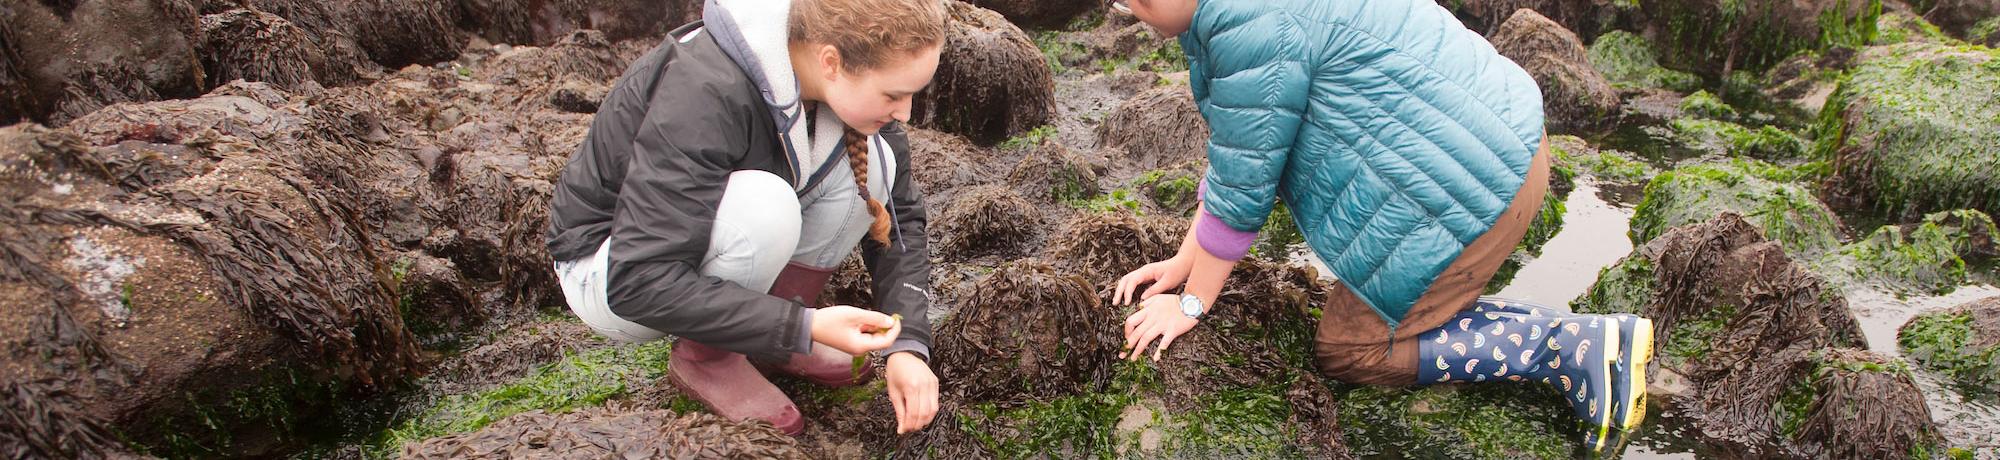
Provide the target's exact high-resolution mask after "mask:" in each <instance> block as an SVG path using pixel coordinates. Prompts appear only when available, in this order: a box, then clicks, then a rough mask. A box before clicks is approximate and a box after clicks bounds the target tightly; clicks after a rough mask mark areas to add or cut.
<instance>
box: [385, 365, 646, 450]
mask: <svg viewBox="0 0 2000 460" xmlns="http://www.w3.org/2000/svg"><path fill="white" fill-rule="evenodd" d="M671 350H672V345H671V343H670V342H668V341H664V340H660V341H653V342H647V343H643V344H633V345H624V346H617V347H610V348H604V349H598V350H592V351H589V352H585V353H581V354H573V355H570V356H568V357H565V358H563V360H561V361H557V362H554V363H550V364H545V365H543V366H542V367H540V368H537V369H536V370H535V371H534V372H532V373H530V374H528V375H527V376H525V377H522V378H520V379H518V380H515V381H513V382H510V383H507V384H503V385H500V386H498V387H495V388H492V389H489V390H485V391H481V392H477V393H472V394H462V395H448V396H445V397H443V398H442V399H440V400H438V401H437V403H436V404H435V405H432V406H431V407H429V408H428V409H424V410H423V411H422V412H421V413H419V414H417V415H416V416H414V417H411V418H409V419H405V420H402V421H400V422H398V423H397V424H396V426H395V427H393V428H390V429H389V430H388V431H386V432H384V433H382V434H381V435H379V436H378V437H377V439H375V440H373V441H371V442H370V449H369V451H370V452H371V454H372V455H371V456H375V457H385V456H389V455H390V454H392V453H394V452H396V451H397V450H399V449H401V448H402V445H403V444H404V443H407V442H412V441H421V440H425V439H430V438H435V437H439V436H446V435H451V434H458V433H469V432H473V431H477V430H479V429H480V428H483V427H485V426H486V425H488V424H491V423H493V422H494V421H497V420H500V419H502V418H505V417H507V416H509V415H514V414H518V413H521V412H527V411H531V410H543V411H549V412H564V411H569V410H574V409H577V408H582V407H595V406H601V405H604V403H605V402H606V401H609V400H612V399H615V398H619V397H623V396H626V395H628V394H630V392H631V388H629V387H628V386H627V384H628V383H630V382H632V381H635V380H640V379H644V380H651V379H658V378H661V377H662V376H665V375H666V373H667V354H668V352H669V351H671Z"/></svg>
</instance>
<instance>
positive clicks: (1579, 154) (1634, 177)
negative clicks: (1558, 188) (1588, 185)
mask: <svg viewBox="0 0 2000 460" xmlns="http://www.w3.org/2000/svg"><path fill="white" fill-rule="evenodd" d="M1549 151H1550V153H1552V154H1554V155H1555V157H1556V158H1557V162H1556V163H1555V164H1554V165H1552V166H1554V169H1552V171H1553V172H1555V173H1556V174H1557V175H1558V176H1562V175H1567V176H1569V177H1570V178H1571V180H1572V185H1573V181H1574V178H1576V177H1578V176H1589V177H1592V178H1596V179H1598V180H1604V181H1611V182H1621V183H1628V184H1638V183H1644V182H1645V181H1647V180H1649V179H1652V178H1653V176H1655V175H1658V174H1659V171H1658V170H1657V169H1655V168H1653V165H1650V164H1647V163H1646V162H1644V161H1640V160H1638V159H1637V158H1635V157H1633V155H1632V154H1631V153H1627V152H1623V151H1618V150H1605V149H1598V148H1595V147H1592V146H1591V145H1590V143H1589V142H1587V141H1584V140H1583V139H1582V138H1578V137H1576V136H1564V135H1555V136H1549Z"/></svg>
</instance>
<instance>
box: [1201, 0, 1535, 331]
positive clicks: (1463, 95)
mask: <svg viewBox="0 0 2000 460" xmlns="http://www.w3.org/2000/svg"><path fill="white" fill-rule="evenodd" d="M1180 43H1181V47H1182V49H1183V50H1184V51H1186V53H1187V56H1188V65H1189V82H1190V84H1191V86H1192V87H1193V90H1194V97H1195V100H1196V101H1197V102H1198V105H1199V106H1200V108H1201V114H1202V117H1203V118H1206V119H1207V120H1208V124H1209V128H1210V131H1211V132H1212V134H1211V135H1210V138H1209V143H1208V159H1209V170H1208V175H1207V179H1206V181H1207V188H1208V192H1207V194H1206V195H1204V196H1203V198H1202V200H1203V201H1202V202H1203V203H1204V205H1205V207H1206V209H1207V211H1208V213H1209V214H1212V215H1214V216H1215V217H1217V218H1218V219H1220V220H1222V222H1223V223H1225V224H1227V225H1228V226H1230V227H1232V228H1235V229H1237V230H1241V231H1255V230H1257V229H1259V228H1262V227H1263V225H1264V220H1265V218H1266V217H1267V216H1268V215H1269V214H1270V213H1271V208H1272V205H1273V204H1274V202H1275V200H1276V199H1278V198H1280V197H1282V198H1283V199H1284V200H1285V203H1286V204H1287V205H1288V206H1289V207H1290V208H1291V212H1292V217H1293V219H1294V221H1296V222H1297V224H1298V227H1299V231H1300V232H1301V233H1302V234H1304V235H1305V239H1306V244H1308V245H1310V246H1311V247H1312V249H1313V252H1314V253H1316V254H1317V255H1318V256H1319V257H1320V259H1321V260H1322V261H1324V262H1325V263H1326V265H1327V267H1329V268H1332V269H1333V273H1334V275H1335V276H1338V277H1339V278H1340V279H1341V281H1342V283H1343V284H1345V285H1347V287H1348V288H1349V289H1353V290H1354V292H1355V293H1356V294H1358V296H1359V297H1360V298H1361V299H1362V300H1364V301H1366V302H1368V303H1369V307H1370V308H1373V309H1374V310H1375V312H1376V313H1379V314H1381V315H1382V319H1383V320H1385V321H1387V322H1388V323H1389V325H1390V327H1391V331H1392V332H1391V334H1392V335H1393V330H1394V329H1393V328H1394V327H1395V326H1396V325H1397V324H1399V323H1400V322H1401V321H1402V318H1403V315H1404V314H1405V313H1407V312H1408V311H1409V310H1410V307H1411V306H1412V305H1414V304H1415V303H1416V301H1417V298H1418V297H1420V296H1422V295H1423V294H1424V291H1425V290H1427V289H1429V287H1430V285H1431V282H1432V281H1433V280H1434V279H1436V278H1437V276H1438V274H1439V273H1442V272H1443V271H1444V269H1445V267H1446V266H1447V265H1450V264H1451V262H1452V261H1453V260H1455V259H1457V258H1458V255H1459V253H1460V252H1463V251H1464V250H1465V246H1466V245H1468V244H1471V243H1472V241H1473V240H1475V239H1477V238H1479V237H1480V235H1484V234H1485V233H1486V231H1487V229H1489V228H1491V227H1492V225H1493V223H1494V222H1495V221H1496V220H1498V219H1499V217H1500V214H1501V213H1502V212H1503V211H1505V210H1506V209H1507V205H1508V204H1509V203H1510V202H1512V201H1513V198H1514V194H1515V192H1517V191H1519V189H1520V188H1521V184H1522V182H1523V181H1524V180H1525V177H1526V176H1527V173H1528V163H1529V161H1530V160H1532V159H1533V156H1534V153H1535V151H1536V150H1537V147H1539V145H1540V143H1541V138H1542V95H1541V90H1540V89H1539V88H1537V87H1536V86H1535V81H1534V79H1533V78H1531V77H1529V76H1528V73H1527V72H1526V71H1524V70H1522V69H1521V68H1520V66H1518V65H1515V64H1514V62H1513V61H1509V60H1508V59H1507V58H1506V57H1503V56H1501V55H1500V54H1499V52H1497V51H1494V49H1493V46H1492V45H1491V44H1489V43H1487V42H1486V40H1485V39H1484V38H1482V37H1480V36H1479V34H1477V33H1474V32H1472V31H1470V30H1467V29H1466V28H1465V26H1464V25H1463V24H1460V23H1459V22H1458V20H1457V19H1456V18H1454V17H1452V15H1451V13H1450V12H1448V11H1445V9H1444V8H1442V7H1439V6H1438V5H1437V4H1436V3H1433V2H1432V1H1431V0H1266V1H1253V0H1203V1H1202V2H1201V4H1200V7H1199V9H1198V10H1197V12H1196V13H1195V16H1194V23H1193V24H1192V25H1191V26H1190V27H1189V29H1188V31H1187V32H1185V33H1182V34H1181V36H1180Z"/></svg>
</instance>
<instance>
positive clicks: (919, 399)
mask: <svg viewBox="0 0 2000 460" xmlns="http://www.w3.org/2000/svg"><path fill="white" fill-rule="evenodd" d="M885 367H886V369H884V370H883V380H887V381H888V383H889V402H890V403H892V404H894V405H895V406H896V434H903V433H911V432H915V431H917V430H921V429H923V428H924V426H926V425H930V424H931V419H932V418H934V417H936V416H937V409H938V380H937V374H933V373H931V366H930V365H929V364H927V363H925V362H924V360H923V358H918V357H917V355H916V354H914V353H900V352H899V353H896V354H892V355H889V363H888V364H886V365H885Z"/></svg>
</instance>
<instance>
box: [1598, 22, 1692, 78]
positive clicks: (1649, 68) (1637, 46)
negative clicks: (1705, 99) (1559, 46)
mask: <svg viewBox="0 0 2000 460" xmlns="http://www.w3.org/2000/svg"><path fill="white" fill-rule="evenodd" d="M1589 58H1590V63H1591V65H1592V66H1595V67H1597V71H1598V72H1600V73H1603V74H1604V78H1605V79H1608V80H1610V81H1611V86H1612V87H1613V88H1617V89H1620V90H1626V89H1641V88H1664V89H1668V90H1673V91H1677V92H1686V91H1694V90H1696V89H1698V88H1700V87H1701V78H1700V77H1696V76H1694V74H1691V73H1687V72H1681V71H1677V70H1671V69H1667V68H1665V67H1661V66H1660V61H1659V57H1658V56H1657V55H1656V54H1654V52H1653V48H1652V45H1651V44H1649V43H1647V42H1646V39H1644V38H1641V37H1639V35H1638V34H1634V33H1631V32H1626V31H1622V30H1614V31H1611V32H1607V33H1605V34H1604V35H1600V36H1598V37H1597V41H1596V42H1593V43H1591V44H1590V50H1589Z"/></svg>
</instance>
